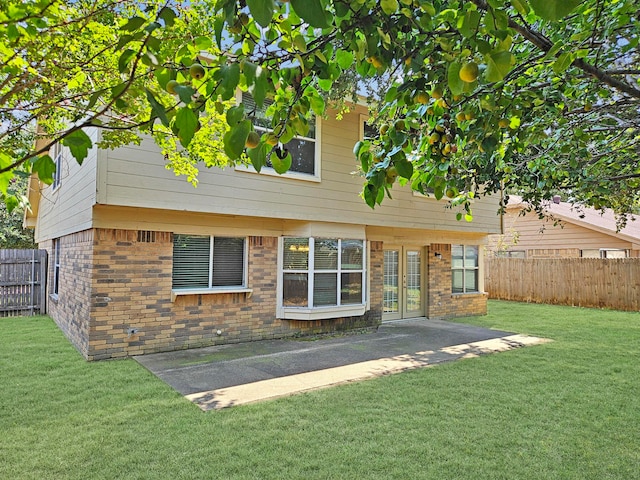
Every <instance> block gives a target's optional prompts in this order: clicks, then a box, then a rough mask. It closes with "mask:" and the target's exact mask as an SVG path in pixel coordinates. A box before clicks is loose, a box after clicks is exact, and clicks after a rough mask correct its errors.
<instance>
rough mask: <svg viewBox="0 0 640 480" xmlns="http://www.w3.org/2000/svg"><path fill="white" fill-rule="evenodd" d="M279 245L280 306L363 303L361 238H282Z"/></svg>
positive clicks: (303, 306)
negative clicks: (280, 267) (280, 272)
mask: <svg viewBox="0 0 640 480" xmlns="http://www.w3.org/2000/svg"><path fill="white" fill-rule="evenodd" d="M282 248H283V251H282V259H283V260H282V262H283V263H282V305H283V307H293V308H321V307H340V306H348V305H358V306H362V305H363V304H364V303H365V283H364V282H365V275H364V272H365V245H364V241H363V240H343V239H335V238H284V239H283V242H282Z"/></svg>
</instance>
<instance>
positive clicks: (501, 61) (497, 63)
mask: <svg viewBox="0 0 640 480" xmlns="http://www.w3.org/2000/svg"><path fill="white" fill-rule="evenodd" d="M484 58H485V61H486V62H487V70H486V71H485V78H486V79H487V81H489V82H499V81H500V80H502V79H503V78H504V77H505V76H506V75H507V74H508V73H509V72H510V71H511V65H512V64H513V59H514V57H513V54H512V53H511V52H505V51H503V50H502V51H493V52H491V53H489V54H488V55H485V57H484Z"/></svg>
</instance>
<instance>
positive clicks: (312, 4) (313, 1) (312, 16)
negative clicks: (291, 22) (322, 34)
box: [291, 0, 329, 28]
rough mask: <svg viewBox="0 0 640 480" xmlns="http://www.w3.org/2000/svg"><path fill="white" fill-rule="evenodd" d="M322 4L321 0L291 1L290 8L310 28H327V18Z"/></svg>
mask: <svg viewBox="0 0 640 480" xmlns="http://www.w3.org/2000/svg"><path fill="white" fill-rule="evenodd" d="M324 3H325V2H323V1H322V0H291V7H292V8H293V10H294V11H295V12H296V14H297V15H298V16H299V17H300V18H301V19H303V20H304V21H305V22H307V23H308V24H309V25H311V26H312V27H315V28H327V27H329V18H328V14H327V9H326V8H325V7H326V6H325V5H324Z"/></svg>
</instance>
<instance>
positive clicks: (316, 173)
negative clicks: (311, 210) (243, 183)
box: [235, 91, 322, 183]
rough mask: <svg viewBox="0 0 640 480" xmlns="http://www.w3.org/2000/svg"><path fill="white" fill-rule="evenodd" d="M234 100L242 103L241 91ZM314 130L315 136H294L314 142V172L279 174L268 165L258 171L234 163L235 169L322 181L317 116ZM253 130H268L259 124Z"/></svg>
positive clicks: (318, 119)
mask: <svg viewBox="0 0 640 480" xmlns="http://www.w3.org/2000/svg"><path fill="white" fill-rule="evenodd" d="M236 102H237V103H238V104H240V103H242V92H241V91H239V92H238V93H237V94H236ZM315 124H316V125H315V131H316V136H315V138H311V137H302V136H296V137H295V138H298V139H300V140H305V141H308V142H314V149H313V154H314V159H313V161H314V167H313V170H314V173H313V174H310V173H301V172H292V171H288V172H285V173H283V174H279V173H277V172H276V171H275V170H274V169H273V168H272V167H268V166H266V165H265V166H264V167H262V168H261V169H260V172H258V171H257V170H256V169H255V168H253V166H252V165H236V167H235V169H236V171H238V172H247V173H259V174H260V175H269V176H274V177H280V178H288V179H293V180H303V181H306V182H315V183H319V182H321V181H322V176H321V163H322V162H321V146H320V143H321V142H320V139H321V138H322V119H321V118H320V117H318V116H316V117H315ZM254 130H255V131H256V132H258V133H259V134H260V135H262V134H263V133H264V132H267V131H269V130H268V129H267V128H265V127H260V126H254Z"/></svg>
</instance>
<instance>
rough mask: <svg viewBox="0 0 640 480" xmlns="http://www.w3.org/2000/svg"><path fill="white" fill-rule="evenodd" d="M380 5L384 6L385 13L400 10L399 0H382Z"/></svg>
mask: <svg viewBox="0 0 640 480" xmlns="http://www.w3.org/2000/svg"><path fill="white" fill-rule="evenodd" d="M380 7H382V11H383V12H384V13H386V14H387V15H391V14H393V13H396V12H397V11H398V7H399V5H398V0H381V1H380Z"/></svg>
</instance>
